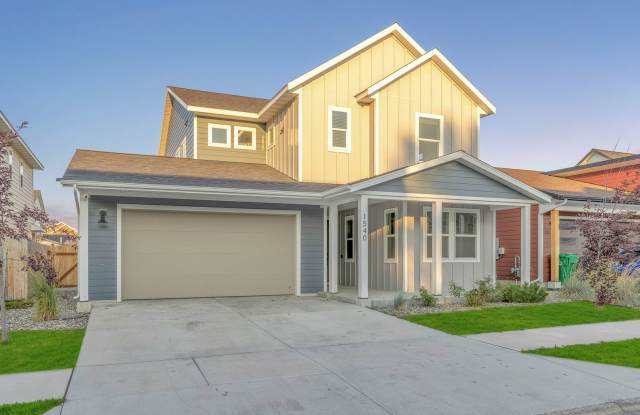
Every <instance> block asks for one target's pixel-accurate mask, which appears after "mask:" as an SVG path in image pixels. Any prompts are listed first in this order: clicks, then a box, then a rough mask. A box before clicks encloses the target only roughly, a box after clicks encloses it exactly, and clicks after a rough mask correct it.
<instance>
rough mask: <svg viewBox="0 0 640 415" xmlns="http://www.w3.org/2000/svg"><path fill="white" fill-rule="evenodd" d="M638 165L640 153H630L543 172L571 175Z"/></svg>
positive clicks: (562, 175)
mask: <svg viewBox="0 0 640 415" xmlns="http://www.w3.org/2000/svg"><path fill="white" fill-rule="evenodd" d="M631 166H638V168H639V169H640V154H632V155H630V156H626V157H619V158H614V159H611V160H604V161H598V162H595V163H589V164H583V165H579V166H573V167H567V168H564V169H558V170H551V171H547V172H545V174H549V175H553V176H560V177H571V176H577V175H579V174H586V173H592V172H597V171H607V170H609V171H612V170H614V169H620V168H625V167H631Z"/></svg>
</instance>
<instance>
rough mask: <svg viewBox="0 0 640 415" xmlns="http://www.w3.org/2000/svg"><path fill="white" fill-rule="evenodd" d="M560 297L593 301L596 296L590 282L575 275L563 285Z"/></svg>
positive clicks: (577, 274) (579, 275)
mask: <svg viewBox="0 0 640 415" xmlns="http://www.w3.org/2000/svg"><path fill="white" fill-rule="evenodd" d="M560 295H561V296H562V297H564V298H569V299H571V300H588V301H592V300H593V298H594V295H595V294H594V292H593V288H591V285H589V282H588V281H587V280H586V279H584V278H582V277H581V274H579V273H574V274H573V275H572V276H570V277H569V279H567V280H566V281H565V282H564V284H562V288H561V289H560Z"/></svg>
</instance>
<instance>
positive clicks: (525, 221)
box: [520, 205, 531, 283]
mask: <svg viewBox="0 0 640 415" xmlns="http://www.w3.org/2000/svg"><path fill="white" fill-rule="evenodd" d="M520 269H521V270H520V277H521V282H522V283H529V282H530V281H531V205H526V206H523V207H521V208H520Z"/></svg>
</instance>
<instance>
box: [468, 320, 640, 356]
mask: <svg viewBox="0 0 640 415" xmlns="http://www.w3.org/2000/svg"><path fill="white" fill-rule="evenodd" d="M466 337H467V338H470V339H474V340H479V341H481V342H483V343H489V344H492V345H494V346H500V347H505V348H507V349H511V350H517V351H521V350H531V349H539V348H541V347H554V346H569V345H572V344H590V343H600V342H612V341H619V340H629V339H636V338H640V320H627V321H616V322H613V323H594V324H578V325H575V326H561V327H544V328H540V329H528V330H515V331H503V332H500V333H482V334H474V335H470V336H466Z"/></svg>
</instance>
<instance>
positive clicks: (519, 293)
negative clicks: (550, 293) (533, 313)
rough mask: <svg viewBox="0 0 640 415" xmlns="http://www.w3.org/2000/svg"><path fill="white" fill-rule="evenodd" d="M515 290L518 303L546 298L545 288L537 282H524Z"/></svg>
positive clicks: (535, 301)
mask: <svg viewBox="0 0 640 415" xmlns="http://www.w3.org/2000/svg"><path fill="white" fill-rule="evenodd" d="M518 288H519V289H518V290H516V301H517V302H518V303H541V302H543V301H544V299H545V298H547V290H546V289H545V288H544V287H543V286H541V285H540V284H538V283H537V282H534V283H531V284H524V285H521V286H519V287H518Z"/></svg>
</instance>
